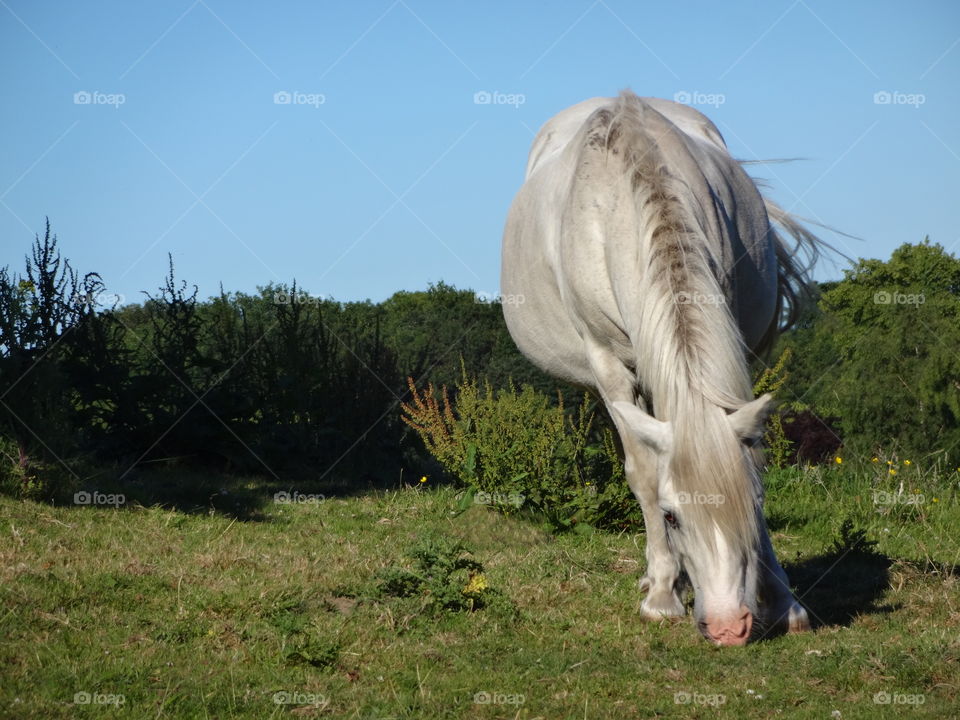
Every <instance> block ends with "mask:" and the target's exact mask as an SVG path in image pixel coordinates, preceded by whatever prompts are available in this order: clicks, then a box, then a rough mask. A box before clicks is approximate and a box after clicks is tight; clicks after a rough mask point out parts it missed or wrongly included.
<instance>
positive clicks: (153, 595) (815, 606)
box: [0, 462, 960, 720]
mask: <svg viewBox="0 0 960 720" xmlns="http://www.w3.org/2000/svg"><path fill="white" fill-rule="evenodd" d="M848 465H849V463H847V464H845V465H844V466H837V467H833V468H828V469H826V470H822V471H816V470H814V471H806V472H801V471H797V470H792V471H781V472H778V473H774V474H771V475H770V477H769V478H768V498H767V509H768V516H769V518H770V525H771V529H772V532H773V537H774V544H775V546H776V548H777V551H778V554H779V556H780V557H781V559H782V560H783V562H784V563H785V565H786V568H787V572H788V573H789V574H790V578H791V581H792V583H793V584H794V585H795V587H796V589H797V592H798V594H799V596H800V597H801V600H802V602H803V603H804V604H805V605H806V606H807V607H808V608H809V610H810V612H811V620H812V621H813V622H814V623H815V624H816V625H817V627H816V628H815V630H814V632H812V633H809V634H803V635H792V636H784V637H778V638H773V639H766V640H763V641H760V642H756V643H752V644H751V645H748V646H747V647H745V648H730V649H718V648H715V647H712V646H711V645H709V644H708V643H707V642H706V641H704V640H703V639H702V638H701V637H700V636H699V634H698V633H697V632H696V630H695V628H694V627H693V624H692V622H691V621H690V619H689V617H688V618H687V619H686V620H685V621H675V622H668V621H664V622H662V623H646V622H642V621H640V620H639V619H638V609H639V605H640V601H641V596H640V595H639V593H638V591H637V587H636V586H637V580H638V578H639V576H640V575H641V572H642V569H643V542H644V541H643V535H642V533H638V534H635V533H621V534H608V533H587V534H578V533H568V534H565V535H561V536H554V535H551V534H549V533H547V532H545V531H543V530H542V529H540V527H538V526H537V524H536V523H534V522H531V521H529V520H523V519H519V518H514V517H506V516H504V515H502V514H500V513H498V512H495V511H493V510H491V509H489V508H487V507H483V506H472V507H469V508H467V509H466V510H461V508H460V503H459V502H458V499H457V496H456V490H453V489H450V488H436V489H432V488H430V487H429V485H430V483H427V484H426V486H421V487H415V488H408V489H403V490H399V491H395V492H371V493H369V494H366V495H361V496H355V497H349V496H340V497H337V496H335V495H333V494H332V493H330V496H329V497H326V498H322V497H319V496H314V497H310V496H302V497H301V496H298V497H297V498H296V500H298V501H297V502H287V503H282V502H275V501H274V498H273V492H275V491H276V490H277V488H269V487H266V486H264V485H261V484H258V482H256V481H251V482H249V483H244V482H242V481H236V480H235V481H233V482H232V484H231V485H230V486H229V488H228V490H227V491H226V492H224V491H221V490H220V487H221V484H222V483H223V482H224V480H223V479H201V480H197V479H195V478H188V479H186V480H184V483H185V484H189V485H190V486H191V487H192V488H193V491H194V495H195V499H194V500H193V501H189V502H187V501H181V502H178V503H176V506H170V505H168V506H161V505H157V504H154V505H151V503H152V502H155V501H156V500H157V497H155V496H152V495H150V494H149V492H147V489H149V487H153V488H155V487H156V486H157V485H158V483H159V480H157V479H155V481H154V482H153V484H152V485H151V484H148V486H149V487H148V488H147V489H145V490H144V491H143V492H141V493H140V495H139V502H138V501H137V500H135V499H134V498H133V497H132V496H131V497H127V498H126V502H125V503H124V504H122V505H121V506H119V507H112V506H110V505H103V504H100V505H95V504H91V505H86V506H72V505H70V506H59V507H56V506H52V505H46V504H42V503H35V502H30V501H17V500H12V499H9V498H2V499H0V517H2V518H3V523H2V533H0V558H2V562H0V567H2V582H0V588H2V589H0V592H2V594H3V604H2V608H3V610H2V620H0V674H2V686H0V715H2V716H4V717H16V718H30V717H44V718H86V717H96V718H102V717H112V716H119V715H123V716H129V717H144V718H146V717H150V718H165V717H166V718H179V717H187V718H193V717H197V718H229V717H249V718H270V717H286V716H294V717H336V718H461V717H463V718H546V719H550V720H553V719H557V718H651V717H694V718H712V717H737V718H768V717H787V718H831V717H842V718H868V717H869V718H883V717H900V716H910V717H937V718H946V717H957V716H960V593H958V582H957V570H956V563H957V560H958V557H960V503H958V497H960V492H958V482H957V481H958V479H960V473H953V474H950V473H945V472H941V473H924V472H923V471H922V470H919V469H917V468H915V467H913V466H905V465H900V464H898V465H897V467H899V468H900V471H899V474H898V475H896V476H895V475H892V474H889V472H888V471H887V467H886V465H883V464H880V465H877V466H876V467H871V465H870V463H869V462H867V463H865V464H864V465H862V466H861V467H860V468H859V469H851V468H849V467H848ZM161 479H162V478H161ZM188 481H189V482H188ZM171 482H172V483H173V484H174V485H175V484H176V480H175V479H174V480H172V481H171ZM901 482H903V486H902V487H901ZM288 489H289V488H288ZM303 492H308V491H306V490H304V491H303ZM197 498H203V499H197ZM106 499H107V498H105V497H103V496H101V497H99V498H94V500H95V501H100V502H103V501H105V500H106ZM141 503H142V504H141ZM844 520H849V522H847V523H846V526H845V527H842V526H844ZM458 542H459V543H461V544H462V547H458V546H457V544H456V543H458ZM872 543H875V545H874V544H872ZM467 551H469V554H468V553H467ZM471 559H472V561H473V563H479V564H482V568H481V567H479V566H478V565H476V564H473V563H471V562H468V561H469V560H471ZM418 563H419V565H418ZM411 570H413V571H416V574H411Z"/></svg>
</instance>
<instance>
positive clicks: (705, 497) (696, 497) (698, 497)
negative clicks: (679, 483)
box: [677, 491, 727, 505]
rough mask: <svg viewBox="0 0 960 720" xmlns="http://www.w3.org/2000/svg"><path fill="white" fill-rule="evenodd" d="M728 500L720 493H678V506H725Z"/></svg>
mask: <svg viewBox="0 0 960 720" xmlns="http://www.w3.org/2000/svg"><path fill="white" fill-rule="evenodd" d="M726 501H727V499H726V498H725V497H724V496H723V495H720V494H718V493H702V492H693V493H688V492H686V491H681V492H678V493H677V504H678V505H723V504H724V503H725V502H726Z"/></svg>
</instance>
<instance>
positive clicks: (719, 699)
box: [673, 690, 727, 707]
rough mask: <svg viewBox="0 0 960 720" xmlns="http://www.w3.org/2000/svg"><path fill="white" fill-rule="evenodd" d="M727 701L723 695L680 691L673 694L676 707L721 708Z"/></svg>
mask: <svg viewBox="0 0 960 720" xmlns="http://www.w3.org/2000/svg"><path fill="white" fill-rule="evenodd" d="M726 701H727V696H726V695H724V694H723V693H699V692H690V691H689V690H679V691H677V692H675V693H674V694H673V702H674V704H675V705H713V706H714V707H719V706H720V705H723V704H724V703H725V702H726Z"/></svg>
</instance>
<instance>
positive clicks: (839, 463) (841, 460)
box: [833, 455, 843, 465]
mask: <svg viewBox="0 0 960 720" xmlns="http://www.w3.org/2000/svg"><path fill="white" fill-rule="evenodd" d="M833 461H834V462H835V463H837V465H842V464H843V458H842V457H840V456H839V455H838V456H837V457H835V458H834V459H833Z"/></svg>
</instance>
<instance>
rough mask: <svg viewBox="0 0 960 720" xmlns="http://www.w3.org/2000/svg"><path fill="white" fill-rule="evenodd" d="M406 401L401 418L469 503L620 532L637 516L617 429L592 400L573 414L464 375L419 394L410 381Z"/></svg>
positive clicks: (557, 524)
mask: <svg viewBox="0 0 960 720" xmlns="http://www.w3.org/2000/svg"><path fill="white" fill-rule="evenodd" d="M408 383H409V388H410V394H411V398H412V399H411V402H410V403H409V404H407V403H404V404H403V405H402V408H403V420H404V422H406V423H407V424H408V425H410V427H412V428H413V429H414V430H416V432H417V433H418V434H419V435H420V437H421V438H422V439H423V442H424V444H425V445H426V448H427V450H428V451H429V452H430V453H431V454H432V455H433V456H434V457H435V458H436V459H437V461H438V462H439V463H440V464H441V465H442V466H443V467H444V469H446V470H447V471H448V472H449V473H451V474H452V475H453V476H455V477H456V478H458V479H459V480H460V481H461V482H463V483H464V484H465V485H467V486H468V487H469V488H471V490H472V492H473V496H472V497H473V499H474V500H477V498H480V500H479V501H480V502H484V503H487V504H491V505H494V506H496V507H497V508H498V509H501V510H502V511H504V512H516V511H517V510H520V509H526V510H527V511H534V512H536V513H540V514H542V515H543V516H545V517H546V519H547V521H548V522H549V523H550V525H551V526H552V527H553V528H554V529H558V530H563V529H569V528H578V529H580V530H583V529H590V528H592V527H609V528H622V527H625V526H628V525H630V524H632V523H638V522H639V518H640V515H639V505H638V504H637V502H636V501H635V500H634V498H633V496H632V494H631V493H630V491H629V489H628V488H627V485H626V482H625V480H624V475H623V467H622V464H621V462H620V460H619V458H618V457H617V450H616V444H615V441H614V438H613V433H612V432H611V430H610V429H609V427H607V426H603V427H598V425H597V424H596V423H595V417H594V414H593V412H592V411H591V401H590V398H589V396H587V395H584V398H583V401H582V402H581V403H580V405H579V406H578V407H577V408H576V410H575V411H574V412H572V413H570V412H568V411H567V410H566V408H565V406H564V402H563V396H562V394H558V402H557V404H556V405H552V404H551V403H550V400H549V398H548V397H547V396H546V395H544V394H542V393H538V392H537V391H535V390H534V389H533V388H532V387H530V386H527V385H525V386H524V387H522V388H521V389H520V390H517V389H516V388H515V387H514V386H512V385H511V386H510V387H508V388H506V389H501V390H498V391H495V390H494V389H493V388H492V387H491V386H490V384H489V382H486V381H485V382H484V383H483V386H482V387H481V385H480V383H479V382H478V381H477V380H476V379H471V378H468V377H467V375H466V372H464V373H463V379H462V380H461V381H460V382H459V383H458V384H457V386H456V406H455V407H454V404H453V403H451V401H450V397H449V394H448V391H447V388H446V387H444V388H443V389H442V390H441V391H440V393H439V397H438V393H437V391H436V389H435V388H434V386H433V385H432V384H430V385H428V386H427V388H426V390H425V391H424V392H420V391H419V390H418V389H417V387H416V385H415V384H414V382H413V380H412V379H408Z"/></svg>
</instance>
